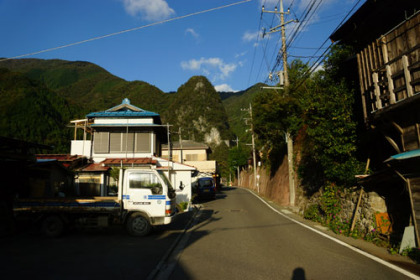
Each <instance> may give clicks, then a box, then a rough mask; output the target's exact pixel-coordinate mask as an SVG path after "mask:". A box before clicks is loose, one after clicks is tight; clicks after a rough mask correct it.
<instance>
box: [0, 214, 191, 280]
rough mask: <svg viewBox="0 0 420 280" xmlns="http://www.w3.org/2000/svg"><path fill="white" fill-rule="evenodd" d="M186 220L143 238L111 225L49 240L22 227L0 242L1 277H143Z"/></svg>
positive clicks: (103, 278) (157, 262) (188, 217)
mask: <svg viewBox="0 0 420 280" xmlns="http://www.w3.org/2000/svg"><path fill="white" fill-rule="evenodd" d="M191 216H192V213H185V214H182V215H180V216H179V217H178V219H177V221H176V222H175V223H173V224H171V225H170V226H165V227H160V228H157V229H155V230H154V232H152V233H151V234H150V235H149V236H146V237H132V236H130V235H128V233H127V232H126V231H125V230H124V229H123V228H122V227H120V226H113V227H110V228H106V229H79V230H73V231H71V232H69V233H67V234H66V235H64V236H62V237H60V238H55V239H54V238H52V239H51V238H46V237H44V236H43V235H42V234H40V233H39V232H38V231H37V230H35V229H32V228H28V227H25V226H24V225H21V226H20V230H19V231H18V233H17V234H15V235H13V236H7V237H2V238H0V279H5V280H6V279H43V280H46V279H60V280H62V279H63V280H64V279H72V280H73V279H78V280H81V279H101V280H106V279H113V280H114V279H146V278H147V277H148V276H149V275H150V273H151V272H152V271H153V270H154V269H155V267H156V266H157V265H158V264H159V262H160V261H161V260H162V258H163V256H164V255H165V254H167V252H168V248H170V247H171V246H172V245H173V244H174V243H175V241H176V240H177V239H178V237H179V236H181V235H182V233H183V232H184V228H185V225H186V224H187V223H188V222H189V221H190V220H191ZM22 227H23V228H22Z"/></svg>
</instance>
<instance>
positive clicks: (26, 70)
mask: <svg viewBox="0 0 420 280" xmlns="http://www.w3.org/2000/svg"><path fill="white" fill-rule="evenodd" d="M0 69H1V71H0V109H1V111H0V116H1V117H2V118H1V120H2V121H1V123H0V124H1V126H0V128H1V131H0V134H1V135H2V136H8V137H14V138H18V139H21V140H27V141H33V142H38V143H45V144H48V145H52V146H54V147H55V148H54V150H53V152H68V150H69V147H70V140H71V129H70V128H69V127H68V125H69V122H70V120H73V119H80V118H84V117H85V115H86V114H88V113H90V112H95V111H102V110H105V109H108V108H111V107H113V106H115V105H117V104H120V103H121V101H122V100H123V99H124V98H129V99H130V100H131V103H132V104H134V105H136V106H138V107H140V108H143V109H145V110H149V111H153V112H157V113H159V114H160V115H161V117H162V121H163V123H169V124H171V125H172V130H173V131H178V128H179V127H181V129H182V137H183V139H191V140H193V139H194V140H196V141H202V142H205V143H207V144H209V145H210V146H212V147H213V148H215V147H218V146H220V145H222V143H223V145H225V142H226V140H232V139H233V138H234V133H237V132H242V133H243V132H244V131H245V129H246V126H245V123H244V122H238V121H237V120H241V114H243V113H241V111H240V108H241V107H242V106H243V105H244V104H245V105H246V104H248V103H249V102H250V101H251V99H252V96H253V95H254V94H255V90H254V89H252V88H251V89H250V91H248V90H247V91H243V92H238V93H220V94H219V93H217V92H216V91H215V89H214V87H213V85H212V84H211V83H210V82H209V81H208V80H207V79H206V78H205V77H202V76H196V77H192V78H191V79H190V80H189V81H187V82H186V83H185V84H183V85H181V86H180V87H179V89H178V90H177V91H176V92H172V93H170V94H169V93H164V92H163V91H161V90H160V89H159V88H157V87H155V86H153V85H150V84H148V83H146V82H143V81H133V82H128V81H125V80H123V79H121V78H119V77H116V76H114V75H112V74H111V73H109V72H108V71H106V70H105V69H103V68H101V67H99V66H97V65H95V64H92V63H89V62H84V61H65V60H58V59H53V60H42V59H13V60H5V61H2V62H0ZM222 99H223V101H222ZM225 108H226V109H225ZM232 120H236V122H233V124H234V126H233V127H234V133H233V132H232V130H231V123H230V122H231V121H232ZM173 136H174V139H175V140H177V138H178V135H177V134H173Z"/></svg>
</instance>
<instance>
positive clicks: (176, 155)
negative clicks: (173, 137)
mask: <svg viewBox="0 0 420 280" xmlns="http://www.w3.org/2000/svg"><path fill="white" fill-rule="evenodd" d="M171 144H172V145H171V150H170V151H168V145H162V157H163V158H166V159H167V158H169V153H170V152H171V153H172V160H173V161H175V162H180V163H184V164H187V165H190V166H194V167H195V168H197V170H198V171H199V172H200V173H203V174H206V176H209V175H211V174H215V173H217V163H216V161H215V160H209V154H210V153H211V149H210V147H209V146H207V145H206V144H204V143H198V142H195V141H191V140H182V141H178V142H173V143H171Z"/></svg>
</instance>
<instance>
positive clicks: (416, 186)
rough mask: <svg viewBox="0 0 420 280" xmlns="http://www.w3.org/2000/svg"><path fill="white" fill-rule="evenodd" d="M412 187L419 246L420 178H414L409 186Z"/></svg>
mask: <svg viewBox="0 0 420 280" xmlns="http://www.w3.org/2000/svg"><path fill="white" fill-rule="evenodd" d="M408 185H409V186H410V187H411V193H412V203H413V204H412V205H413V208H414V209H413V214H414V221H413V222H414V223H413V224H414V225H415V226H416V239H417V244H419V239H418V238H419V232H420V228H419V226H420V177H417V178H412V179H410V181H409V184H408Z"/></svg>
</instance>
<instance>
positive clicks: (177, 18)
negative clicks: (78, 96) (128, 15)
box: [0, 0, 252, 61]
mask: <svg viewBox="0 0 420 280" xmlns="http://www.w3.org/2000/svg"><path fill="white" fill-rule="evenodd" d="M251 1H252V0H243V1H239V2H235V3H232V4H228V5H224V6H219V7H216V8H211V9H208V10H204V11H199V12H195V13H191V14H187V15H183V16H179V17H175V18H170V19H166V20H162V21H158V22H154V23H150V24H146V25H143V26H139V27H134V28H130V29H126V30H122V31H118V32H114V33H110V34H107V35H102V36H98V37H93V38H90V39H86V40H82V41H79V42H75V43H70V44H67V45H62V46H58V47H54V48H49V49H45V50H41V51H37V52H32V53H27V54H22V55H18V56H14V57H9V58H4V59H0V61H5V60H10V59H16V58H21V57H26V56H32V55H36V54H40V53H45V52H50V51H55V50H58V49H64V48H68V47H72V46H76V45H80V44H83V43H87V42H91V41H96V40H100V39H104V38H108V37H113V36H116V35H120V34H123V33H127V32H132V31H137V30H140V29H144V28H147V27H151V26H155V25H158V24H164V23H167V22H171V21H175V20H180V19H184V18H187V17H191V16H196V15H199V14H204V13H208V12H212V11H216V10H221V9H225V8H228V7H232V6H235V5H240V4H244V3H247V2H251Z"/></svg>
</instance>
